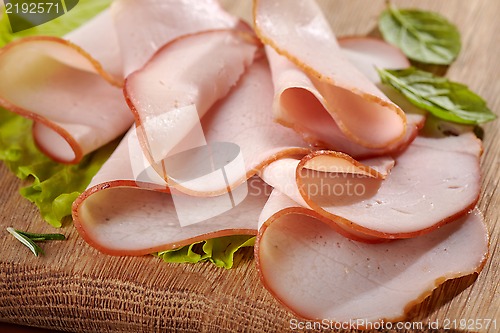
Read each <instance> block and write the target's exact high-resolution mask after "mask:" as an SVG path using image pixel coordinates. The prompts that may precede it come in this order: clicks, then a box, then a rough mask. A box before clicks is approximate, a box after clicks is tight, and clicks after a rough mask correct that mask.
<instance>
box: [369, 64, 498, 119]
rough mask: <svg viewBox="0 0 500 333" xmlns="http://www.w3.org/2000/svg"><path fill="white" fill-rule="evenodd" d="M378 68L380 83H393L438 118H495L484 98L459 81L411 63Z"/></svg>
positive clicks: (407, 96)
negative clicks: (418, 67)
mask: <svg viewBox="0 0 500 333" xmlns="http://www.w3.org/2000/svg"><path fill="white" fill-rule="evenodd" d="M377 71H378V73H379V75H380V78H381V80H382V82H383V83H385V84H388V85H390V86H392V87H393V88H395V89H396V90H398V91H399V92H401V93H402V94H403V95H404V96H405V97H406V98H407V99H408V100H409V101H410V102H411V103H413V104H415V105H416V106H418V107H420V108H422V109H424V110H427V111H429V112H430V113H432V114H433V115H434V116H436V117H438V118H440V119H443V120H446V121H451V122H455V123H459V124H469V125H476V124H480V123H485V122H488V121H491V120H494V119H495V118H496V115H495V114H494V113H493V112H492V111H491V110H490V109H489V108H488V107H487V105H486V102H485V101H484V100H483V99H482V98H481V97H480V96H478V95H476V94H475V93H474V92H472V91H470V90H469V88H467V86H465V85H463V84H461V83H456V82H452V81H449V80H448V79H446V78H444V77H439V76H435V75H434V74H432V73H429V72H425V71H422V70H418V69H416V68H414V67H410V68H407V69H403V70H386V69H377Z"/></svg>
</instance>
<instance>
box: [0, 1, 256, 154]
mask: <svg viewBox="0 0 500 333" xmlns="http://www.w3.org/2000/svg"><path fill="white" fill-rule="evenodd" d="M237 26H239V27H240V29H248V28H245V27H244V25H243V24H242V23H241V22H240V21H239V20H238V19H237V18H235V17H233V16H231V15H229V14H228V13H226V12H224V11H223V10H222V9H221V7H220V5H219V4H218V3H217V1H214V0H200V1H196V2H189V1H182V0H169V1H141V2H137V1H129V0H117V1H114V2H113V4H112V6H111V9H110V10H106V11H104V12H103V13H101V14H100V15H97V16H96V17H95V18H94V19H93V20H91V21H89V22H87V23H86V24H85V25H84V26H82V27H81V28H79V29H77V30H75V31H73V32H71V33H69V34H68V35H66V36H65V37H64V39H62V38H55V37H32V38H25V39H22V40H20V41H17V42H14V43H11V44H9V45H8V46H7V47H5V48H3V49H2V50H1V51H0V71H1V73H2V80H0V105H1V106H3V107H5V108H7V109H9V110H11V111H13V112H16V113H18V114H20V115H22V116H25V117H28V118H32V119H33V120H35V124H34V127H33V133H34V138H35V140H36V143H37V145H38V146H39V147H40V149H41V150H42V151H43V152H45V153H46V154H47V155H49V156H50V157H51V158H53V159H54V160H56V161H59V162H65V163H77V162H78V161H80V160H81V158H82V157H83V156H84V155H85V154H87V153H89V152H91V151H93V150H95V149H97V148H99V147H101V146H103V145H104V144H106V143H108V142H110V141H111V140H113V139H115V138H117V137H118V136H120V135H122V134H123V133H124V132H126V130H127V129H128V128H130V126H131V125H132V123H133V117H132V114H131V112H130V110H129V108H128V106H127V104H126V103H125V101H124V98H123V93H122V90H121V88H122V85H123V77H125V76H127V75H128V74H130V73H131V72H133V71H135V70H137V69H139V68H140V67H142V66H143V65H144V64H145V62H146V61H147V60H148V59H149V58H150V57H151V56H152V55H153V54H154V53H155V52H156V51H157V50H158V49H159V48H160V47H161V46H163V45H164V44H165V43H167V42H169V41H171V40H173V39H175V38H178V37H180V36H183V35H186V34H191V33H196V32H200V31H206V30H213V29H221V28H234V27H237ZM96 36H99V37H98V38H96ZM122 59H123V61H122Z"/></svg>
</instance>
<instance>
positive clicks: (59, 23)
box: [0, 0, 112, 47]
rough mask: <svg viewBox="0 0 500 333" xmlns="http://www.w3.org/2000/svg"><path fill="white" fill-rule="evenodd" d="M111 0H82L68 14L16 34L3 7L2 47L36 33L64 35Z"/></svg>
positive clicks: (0, 30)
mask: <svg viewBox="0 0 500 333" xmlns="http://www.w3.org/2000/svg"><path fill="white" fill-rule="evenodd" d="M111 1H112V0H80V1H79V2H78V5H77V6H75V7H74V8H73V9H72V10H70V11H68V12H67V13H66V14H64V15H62V16H60V17H58V18H56V19H54V20H52V21H49V22H47V23H44V24H42V25H39V26H36V27H34V28H31V29H27V30H23V31H20V32H17V33H15V34H13V33H12V29H11V27H10V22H9V19H8V17H7V14H6V13H5V8H4V7H1V19H0V47H2V46H4V45H5V44H7V43H9V42H11V41H13V40H14V39H17V38H21V37H27V36H34V35H50V36H59V37H60V36H63V35H65V34H67V33H68V32H70V31H72V30H74V29H76V28H78V27H79V26H81V25H82V24H83V23H85V22H87V21H88V20H90V19H91V18H92V17H94V16H95V15H97V14H99V13H100V12H101V11H103V10H104V9H106V8H107V7H108V6H109V5H110V4H111Z"/></svg>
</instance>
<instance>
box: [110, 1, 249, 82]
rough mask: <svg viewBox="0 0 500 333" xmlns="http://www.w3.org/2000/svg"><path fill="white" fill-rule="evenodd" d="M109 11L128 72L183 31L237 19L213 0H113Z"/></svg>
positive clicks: (225, 25)
mask: <svg viewBox="0 0 500 333" xmlns="http://www.w3.org/2000/svg"><path fill="white" fill-rule="evenodd" d="M112 12H113V17H114V21H115V24H116V26H117V30H118V31H119V32H120V33H119V35H118V39H119V42H120V47H121V49H122V53H123V62H124V73H125V76H128V75H129V74H131V73H132V72H134V71H135V70H137V69H139V68H141V67H143V66H144V65H145V64H146V63H147V62H148V60H149V58H151V56H152V55H153V54H154V53H156V52H157V51H158V50H159V49H160V48H161V47H162V46H163V45H165V44H166V43H168V42H170V41H172V40H174V39H176V38H178V37H180V36H183V35H188V34H192V33H197V32H200V31H206V30H215V29H230V28H235V27H236V26H238V25H240V24H241V23H240V21H239V20H238V19H237V18H236V17H234V16H232V15H230V14H229V13H227V12H225V11H224V10H223V9H222V8H221V6H220V4H219V3H218V2H217V1H216V0H197V1H185V0H163V1H158V0H141V1H137V0H117V1H115V2H114V3H113V6H112Z"/></svg>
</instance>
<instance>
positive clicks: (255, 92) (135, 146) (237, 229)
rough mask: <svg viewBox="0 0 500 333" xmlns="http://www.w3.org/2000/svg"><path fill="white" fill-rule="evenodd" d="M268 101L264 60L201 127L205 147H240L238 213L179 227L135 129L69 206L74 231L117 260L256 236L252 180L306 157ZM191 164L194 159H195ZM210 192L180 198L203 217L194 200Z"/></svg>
mask: <svg viewBox="0 0 500 333" xmlns="http://www.w3.org/2000/svg"><path fill="white" fill-rule="evenodd" d="M255 96H259V98H255ZM272 99H273V90H272V81H271V73H270V70H269V66H268V63H267V61H266V59H265V58H260V59H259V60H257V61H255V62H254V63H253V64H252V65H251V66H250V67H249V68H248V70H247V71H246V72H245V74H244V75H243V77H242V78H241V79H240V80H239V81H238V84H237V85H236V86H235V87H234V88H233V89H232V90H231V92H230V94H229V95H228V96H226V97H225V98H224V99H222V100H220V101H219V102H217V103H216V104H215V105H214V106H213V107H212V108H211V109H210V110H209V111H208V112H207V113H206V115H205V117H203V119H202V121H201V125H202V127H203V128H204V129H205V137H206V140H207V142H208V143H209V144H210V143H216V142H229V141H230V142H232V143H234V144H235V145H237V146H238V147H239V148H240V151H241V155H242V156H243V159H244V162H245V167H244V168H245V169H244V170H245V171H246V177H245V179H246V178H249V179H250V180H249V181H248V182H247V184H243V185H241V186H239V187H237V186H232V188H234V189H235V191H233V192H237V191H239V189H241V188H242V187H244V188H246V189H247V191H248V193H247V194H246V198H245V199H244V200H242V201H241V203H240V204H239V205H237V206H236V208H234V209H233V210H231V211H227V212H226V213H223V214H222V215H220V216H219V217H218V218H213V219H208V220H207V221H205V222H203V223H200V224H194V225H191V226H187V227H182V226H181V225H180V223H179V218H178V216H177V215H176V210H175V208H174V202H173V200H172V197H171V194H170V193H169V192H170V189H169V187H168V184H167V183H166V182H165V181H164V179H163V178H162V177H160V176H158V174H157V173H156V172H155V171H154V170H153V169H152V167H151V165H150V163H149V160H148V159H147V158H145V156H144V155H143V150H142V149H141V147H140V145H139V140H138V138H137V135H136V134H135V130H132V131H131V132H129V133H128V135H127V137H126V138H125V139H124V140H122V142H121V143H120V145H119V146H118V148H117V149H116V151H115V152H114V153H113V154H112V156H111V157H110V158H109V160H108V161H107V162H106V163H105V164H104V166H103V167H102V168H101V170H100V171H99V172H98V173H97V175H96V176H95V177H94V178H93V180H92V182H91V184H90V185H89V187H88V189H87V191H85V192H84V193H83V194H82V195H81V196H80V197H79V198H78V199H77V200H76V202H75V204H74V205H73V219H74V224H75V226H76V228H77V229H78V231H79V233H80V234H81V235H82V237H83V238H84V239H85V240H86V241H87V242H88V243H90V244H91V245H92V246H94V247H96V248H98V249H99V250H100V251H103V252H105V253H109V254H118V255H143V254H147V253H151V252H154V251H159V250H165V249H170V248H177V247H179V246H182V245H186V244H190V243H192V242H194V241H196V240H204V239H208V238H212V237H218V236H225V235H231V234H256V233H257V220H258V216H259V214H260V212H261V210H262V207H263V206H264V204H265V202H266V200H267V197H268V195H269V193H270V189H269V187H267V185H264V183H262V182H261V181H260V180H259V179H258V178H251V177H252V176H253V175H255V173H256V172H257V171H259V170H261V169H262V168H263V167H265V166H266V165H268V164H269V163H270V162H272V161H274V160H276V159H278V158H281V157H286V156H297V155H298V156H304V155H306V154H308V153H309V152H310V151H311V150H310V149H309V148H308V147H307V145H305V143H304V142H303V141H302V139H301V138H300V136H298V135H297V134H296V133H295V132H293V131H292V130H290V129H288V128H285V127H283V126H280V125H279V124H276V123H274V122H273V121H272V115H271V112H265V111H266V110H270V109H271V105H272ZM242 119H244V120H245V121H244V122H243V121H242ZM190 158H191V159H192V161H196V160H197V157H196V156H191V157H190ZM189 161H190V160H189V159H188V160H186V162H187V163H186V165H185V167H186V168H189V167H190V162H189ZM193 163H194V162H193ZM192 185H193V186H194V187H195V189H198V190H199V187H198V186H205V189H206V188H207V187H210V186H215V187H216V186H217V185H218V184H217V183H216V184H211V183H210V179H207V178H202V179H200V180H199V181H198V183H195V184H192ZM212 189H214V188H212ZM223 190H224V191H222V192H224V193H220V192H221V191H215V192H218V193H217V194H219V198H220V202H219V206H220V205H222V206H223V205H224V202H223V201H224V200H225V199H227V194H228V193H227V188H226V187H224V188H223ZM213 192H214V191H210V192H208V193H207V192H206V191H205V192H199V193H198V196H197V197H188V196H183V198H185V199H186V200H187V202H189V203H190V204H191V211H193V212H195V213H200V215H201V214H202V213H204V212H203V210H202V209H193V208H192V207H193V206H194V205H198V204H203V203H200V200H201V201H203V200H204V199H203V198H200V197H199V195H204V196H212V198H211V199H213V196H214V193H213ZM176 194H177V195H180V196H182V194H181V193H176ZM216 198H217V197H216ZM189 200H191V201H189ZM207 200H208V199H207ZM214 206H217V205H215V204H214ZM144 207H146V208H144ZM123 225H127V228H124V227H123Z"/></svg>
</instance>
